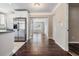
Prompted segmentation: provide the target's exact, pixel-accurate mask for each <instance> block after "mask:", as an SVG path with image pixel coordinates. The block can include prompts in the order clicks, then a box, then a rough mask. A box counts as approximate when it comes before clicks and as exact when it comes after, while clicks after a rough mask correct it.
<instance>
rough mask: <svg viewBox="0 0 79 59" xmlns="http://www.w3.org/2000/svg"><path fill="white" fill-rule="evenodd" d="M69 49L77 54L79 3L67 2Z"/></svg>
mask: <svg viewBox="0 0 79 59" xmlns="http://www.w3.org/2000/svg"><path fill="white" fill-rule="evenodd" d="M69 51H70V52H71V53H72V54H73V53H74V54H73V55H79V4H78V3H70V4H69Z"/></svg>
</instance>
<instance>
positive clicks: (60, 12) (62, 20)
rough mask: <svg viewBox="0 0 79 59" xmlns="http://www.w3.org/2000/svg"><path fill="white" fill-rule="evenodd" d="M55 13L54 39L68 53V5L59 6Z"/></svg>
mask: <svg viewBox="0 0 79 59" xmlns="http://www.w3.org/2000/svg"><path fill="white" fill-rule="evenodd" d="M57 6H58V7H57V8H56V10H55V11H54V13H53V39H54V40H55V42H56V43H57V44H58V45H59V46H60V47H61V48H63V49H64V50H66V51H68V31H67V30H68V5H67V4H58V5H57Z"/></svg>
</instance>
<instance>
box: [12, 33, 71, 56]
mask: <svg viewBox="0 0 79 59" xmlns="http://www.w3.org/2000/svg"><path fill="white" fill-rule="evenodd" d="M14 56H71V55H70V54H69V53H67V52H66V51H64V50H62V49H61V48H60V47H59V46H58V45H57V44H56V43H55V42H54V41H53V40H52V39H49V40H47V39H46V38H45V37H43V35H42V34H40V33H34V36H33V39H30V40H29V41H28V42H27V43H25V44H24V45H23V46H22V47H21V48H20V49H19V50H18V51H17V52H16V53H15V54H14Z"/></svg>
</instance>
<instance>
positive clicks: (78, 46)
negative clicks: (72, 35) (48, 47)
mask: <svg viewBox="0 0 79 59" xmlns="http://www.w3.org/2000/svg"><path fill="white" fill-rule="evenodd" d="M69 50H70V51H73V52H74V53H76V54H77V55H79V43H69Z"/></svg>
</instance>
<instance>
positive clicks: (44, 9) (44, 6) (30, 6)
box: [10, 3, 57, 13]
mask: <svg viewBox="0 0 79 59" xmlns="http://www.w3.org/2000/svg"><path fill="white" fill-rule="evenodd" d="M56 4H57V3H40V6H39V7H35V6H34V3H11V4H10V5H11V6H12V8H13V9H27V10H29V11H30V12H31V13H49V12H51V11H52V10H53V8H54V7H55V6H56Z"/></svg>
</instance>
